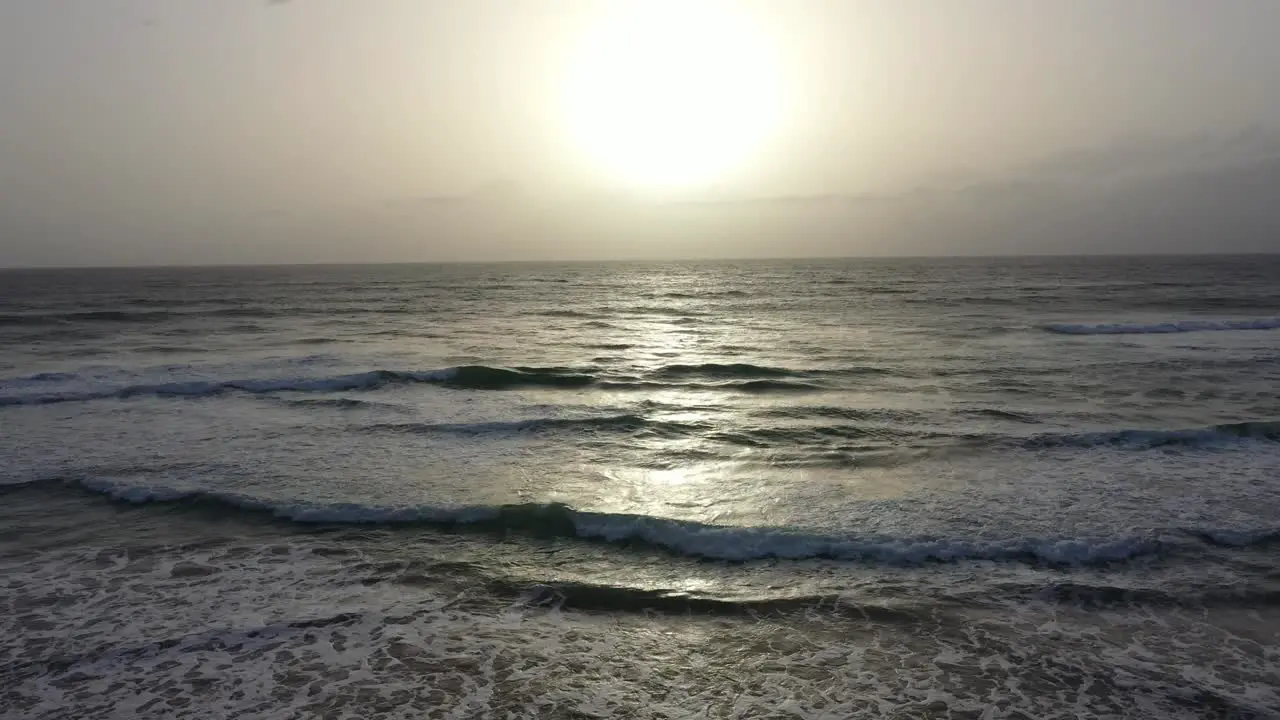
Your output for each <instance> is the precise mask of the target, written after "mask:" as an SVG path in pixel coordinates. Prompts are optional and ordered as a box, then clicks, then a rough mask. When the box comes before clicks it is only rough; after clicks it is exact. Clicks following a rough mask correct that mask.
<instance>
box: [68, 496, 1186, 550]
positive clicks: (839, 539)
mask: <svg viewBox="0 0 1280 720" xmlns="http://www.w3.org/2000/svg"><path fill="white" fill-rule="evenodd" d="M79 484H80V485H81V486H82V487H84V488H86V489H88V490H91V491H94V492H99V493H103V494H106V495H108V496H110V497H111V498H113V499H116V500H119V501H124V502H129V503H139V504H140V503H179V502H180V503H195V504H199V505H205V506H210V505H211V506H215V507H217V508H220V509H222V510H224V511H232V512H244V511H249V512H256V513H265V514H268V515H271V516H273V517H275V518H279V519H282V520H288V521H292V522H296V523H302V524H312V525H315V524H325V525H329V524H360V525H429V526H439V527H449V528H458V529H471V530H475V531H478V532H496V533H515V534H519V535H525V536H532V537H551V538H576V539H581V540H589V541H598V542H605V543H612V544H620V545H640V546H644V547H650V548H656V549H660V550H664V551H666V552H670V553H672V554H675V555H681V556H686V557H692V558H699V559H706V560H720V561H728V562H746V561H750V560H759V559H770V558H772V559H780V560H803V559H812V558H822V559H832V560H855V561H866V562H879V563H888V564H906V565H917V564H923V563H930V562H955V561H960V560H1004V561H1022V562H1030V563H1037V564H1050V565H1089V564H1099V563H1110V562H1120V561H1125V560H1129V559H1132V558H1136V557H1141V556H1145V555H1153V554H1157V553H1160V552H1162V551H1163V550H1164V549H1165V548H1166V546H1167V545H1168V544H1169V541H1170V539H1171V538H1166V537H1163V536H1162V535H1161V534H1159V533H1155V532H1148V533H1141V534H1134V535H1132V536H1127V537H1113V538H1106V537H1099V538H1071V537H1061V538H1006V539H1000V538H991V539H986V538H982V539H979V538H975V539H963V538H935V537H920V538H909V537H892V536H871V535H868V536H865V537H857V536H837V535H820V534H811V533H807V532H804V531H801V530H793V529H789V528H779V527H735V526H726V525H711V524H705V523H700V522H695V521H689V520H674V519H669V518H660V517H653V516H649V515H628V514H617V513H602V512H588V511H581V510H575V509H573V508H571V507H569V506H567V505H563V504H558V503H550V504H533V503H528V504H513V505H497V506H493V505H484V506H471V507H439V506H401V507H381V506H371V505H361V504H354V503H342V504H313V503H305V502H292V501H269V500H264V499H260V498H254V497H250V496H246V495H238V494H233V493H217V492H209V491H201V490H183V489H176V488H167V487H139V486H132V485H127V484H123V483H120V482H117V481H114V480H110V479H89V480H82V481H81V482H80V483H79ZM1178 534H1180V535H1183V536H1185V535H1187V533H1186V532H1182V531H1179V533H1178Z"/></svg>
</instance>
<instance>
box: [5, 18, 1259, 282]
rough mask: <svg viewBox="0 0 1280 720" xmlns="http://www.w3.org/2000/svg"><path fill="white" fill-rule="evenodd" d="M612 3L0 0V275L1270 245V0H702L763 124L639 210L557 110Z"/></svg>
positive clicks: (642, 199)
mask: <svg viewBox="0 0 1280 720" xmlns="http://www.w3.org/2000/svg"><path fill="white" fill-rule="evenodd" d="M611 5H616V3H609V2H603V1H599V2H588V1H587V0H559V1H552V0H546V1H539V0H527V1H523V2H521V1H516V0H506V1H503V2H499V1H497V0H470V1H468V2H461V1H458V2H447V1H445V0H361V1H360V2H353V1H349V0H293V1H292V2H286V3H278V2H277V3H264V2H258V1H255V0H185V1H183V2H173V1H172V0H150V1H146V0H9V1H8V2H4V3H0V265H8V266H12V265H117V264H186V263H255V262H346V261H401V260H404V261H431V260H517V259H587V258H592V259H594V258H615V257H619V258H624V257H649V256H653V257H661V256H672V255H678V256H695V257H702V256H708V257H710V256H730V257H745V256H786V255H866V254H871V255H884V254H890V255H903V254H987V253H1008V252H1020V253H1074V252H1207V251H1217V252H1276V251H1280V202H1277V200H1278V199H1280V134H1278V133H1277V132H1276V130H1275V128H1276V127H1280V90H1277V88H1278V87H1280V86H1278V85H1277V80H1276V78H1277V77H1280V43H1276V42H1275V41H1274V35H1275V32H1276V29H1277V28H1280V3H1277V2H1274V1H1273V0H1234V1H1230V0H1229V1H1227V2H1222V3H1212V2H1205V1H1204V0H1164V1H1156V0H1145V1H1137V0H1134V1H1132V2H1124V3H1120V2H1115V1H1114V0H1076V1H1074V2H1038V1H1033V0H1022V1H1020V2H1019V1H1015V0H967V1H961V0H956V1H955V2H939V1H937V0H896V1H894V2H889V1H888V0H884V1H880V2H871V1H853V0H850V1H847V2H839V1H836V0H790V1H788V2H771V1H768V0H758V1H751V0H744V1H743V2H738V3H727V5H729V6H730V7H732V8H734V11H735V12H739V13H741V14H742V16H743V17H744V18H746V19H747V20H749V22H750V23H751V26H752V27H753V28H756V29H757V30H758V32H759V34H760V36H761V37H763V38H764V39H765V41H766V42H767V43H768V44H769V47H770V48H771V49H772V50H771V51H772V53H773V55H772V56H771V58H772V60H771V61H772V62H773V63H774V65H775V66H776V69H777V73H778V78H779V82H781V83H782V84H783V85H784V86H785V90H786V92H785V93H784V95H785V98H786V100H785V107H782V108H781V110H780V113H779V116H780V120H779V122H778V124H777V127H776V129H775V130H774V131H773V132H772V134H771V135H770V136H769V137H768V138H767V139H766V140H765V141H762V142H761V143H759V144H758V145H757V146H755V147H753V148H751V152H750V153H749V157H744V158H743V159H742V162H740V163H738V164H737V165H735V166H734V167H733V168H732V169H731V170H729V171H726V172H724V173H723V174H721V175H720V176H717V177H715V178H714V180H712V181H708V182H706V183H702V184H699V185H696V186H692V187H682V188H680V189H679V190H678V191H676V190H672V191H671V192H665V193H659V194H657V195H654V194H653V193H650V194H647V195H646V194H641V195H639V196H637V194H636V193H635V192H634V188H631V187H630V186H628V185H627V183H626V182H624V181H623V180H622V179H620V178H619V177H614V176H610V175H609V174H608V173H607V172H602V171H601V170H600V169H599V168H598V167H595V166H593V165H592V164H591V163H589V162H586V161H585V160H584V158H583V157H582V153H581V152H580V151H579V149H577V148H576V147H575V138H574V137H572V136H571V133H570V132H569V131H567V130H566V128H567V127H569V126H570V125H572V123H571V122H569V121H568V120H569V119H568V118H566V113H567V112H568V111H567V110H566V108H565V106H564V103H563V102H562V100H561V97H562V94H563V93H562V92H561V85H562V84H563V82H564V78H565V77H566V76H567V75H568V74H570V73H571V70H572V68H571V67H570V66H571V65H572V63H573V57H572V53H571V52H570V50H571V49H572V48H574V47H577V46H578V45H581V43H582V39H583V38H584V37H588V36H590V34H591V33H592V32H595V31H596V30H595V28H597V27H598V26H599V25H600V22H601V18H602V17H604V16H605V15H606V14H607V13H608V12H609V10H610V6H611ZM709 46H712V47H713V46H714V42H710V43H709Z"/></svg>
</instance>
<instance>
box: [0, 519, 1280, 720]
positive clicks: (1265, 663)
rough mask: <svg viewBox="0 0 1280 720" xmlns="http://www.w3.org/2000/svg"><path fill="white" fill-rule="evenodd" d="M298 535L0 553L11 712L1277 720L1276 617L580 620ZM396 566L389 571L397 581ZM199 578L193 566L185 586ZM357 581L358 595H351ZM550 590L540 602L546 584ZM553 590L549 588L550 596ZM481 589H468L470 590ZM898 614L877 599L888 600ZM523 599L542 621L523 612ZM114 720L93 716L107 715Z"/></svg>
mask: <svg viewBox="0 0 1280 720" xmlns="http://www.w3.org/2000/svg"><path fill="white" fill-rule="evenodd" d="M323 542H324V541H323V540H317V539H312V538H296V539H293V540H290V541H287V542H284V541H282V542H279V543H276V544H261V545H236V544H232V545H228V546H225V547H215V548H213V549H208V550H200V551H196V552H190V551H189V550H184V549H182V548H180V547H151V548H148V550H149V552H145V553H134V552H131V551H130V550H128V549H126V548H124V547H102V548H96V547H95V548H63V549H55V550H52V551H50V552H45V553H41V554H40V555H39V557H38V558H37V559H31V560H29V561H26V562H23V561H21V560H15V558H13V557H12V556H5V557H3V558H0V572H3V573H4V576H5V577H6V578H8V579H9V580H10V581H11V585H10V588H11V591H10V592H8V593H6V594H5V595H4V596H0V610H4V611H7V612H5V613H4V614H0V628H2V629H4V630H5V631H6V632H3V633H0V657H3V658H6V662H8V663H9V665H8V670H9V673H8V674H7V676H6V688H5V691H6V695H5V699H6V704H7V707H6V710H7V711H9V712H11V713H12V714H13V716H15V717H18V716H20V717H29V718H33V719H35V718H41V719H48V720H52V719H53V718H63V717H92V716H97V715H101V714H102V713H103V712H107V713H108V714H110V715H112V716H121V717H125V716H127V717H167V718H262V719H264V720H265V719H266V718H284V717H310V716H317V715H334V716H338V715H341V716H348V715H350V716H359V717H365V718H371V719H375V720H392V719H398V718H406V719H407V718H420V717H428V716H430V717H435V716H440V717H458V718H463V717H467V718H470V717H504V718H513V719H523V718H539V717H552V716H570V715H572V716H579V717H616V716H620V715H625V716H627V717H634V718H637V719H638V720H656V719H657V718H674V717H701V716H707V717H774V716H776V715H778V713H779V712H783V713H786V714H787V715H788V716H794V717H804V718H851V717H886V716H894V717H897V716H935V715H938V716H940V715H947V714H963V715H966V716H968V715H973V716H975V717H976V716H979V715H983V714H986V715H991V716H1005V715H1014V716H1026V717H1036V718H1045V719H1046V720H1066V719H1067V718H1077V717H1081V716H1112V715H1123V716H1135V717H1136V716H1144V717H1162V718H1174V719H1181V718H1187V719H1188V720H1190V719H1191V718H1195V717H1198V716H1200V715H1201V714H1202V713H1203V712H1204V711H1205V709H1206V708H1205V706H1204V704H1203V703H1197V702H1196V696H1197V693H1206V694H1208V695H1210V696H1211V697H1212V698H1213V699H1214V700H1215V701H1216V702H1218V703H1220V704H1221V705H1222V707H1221V708H1219V707H1217V706H1213V707H1212V708H1211V709H1215V710H1218V709H1220V710H1221V712H1224V713H1227V714H1238V715H1240V716H1249V717H1270V715H1271V712H1270V710H1269V709H1270V708H1275V707H1280V690H1278V689H1277V685H1276V683H1275V682H1274V672H1275V668H1274V662H1273V660H1274V658H1273V657H1271V655H1272V654H1271V653H1268V652H1266V651H1265V650H1266V646H1265V645H1260V644H1259V642H1258V640H1256V639H1255V638H1265V637H1267V636H1269V635H1270V634H1271V633H1272V629H1271V628H1272V627H1273V626H1271V625H1270V623H1271V622H1273V621H1274V613H1271V614H1266V615H1265V616H1263V617H1257V618H1256V619H1250V618H1249V617H1248V616H1246V615H1244V614H1240V615H1236V616H1233V617H1232V618H1230V622H1229V623H1224V624H1221V625H1219V624H1215V622H1218V614H1217V613H1214V614H1212V615H1210V614H1205V613H1201V612H1197V611H1194V610H1188V611H1184V610H1181V609H1176V608H1174V609H1169V610H1164V611H1161V612H1159V613H1155V612H1145V611H1130V610H1111V609H1103V610H1097V611H1090V612H1072V611H1071V609H1070V608H1068V607H1064V606H1062V605H1061V604H1059V603H1052V602H1039V601H1019V602H1010V603H1003V604H999V605H993V606H990V607H986V608H981V609H975V610H973V611H972V612H970V611H969V610H968V609H965V608H952V609H951V611H948V612H943V613H938V614H937V615H935V616H930V615H928V614H927V613H922V614H920V615H919V617H918V618H917V619H916V620H909V619H907V617H906V616H905V615H898V616H895V619H894V620H891V621H887V622H885V621H880V620H877V619H876V618H875V616H874V615H867V616H862V615H859V614H858V613H857V610H858V608H859V607H860V606H862V607H865V606H866V604H867V603H866V601H865V600H864V601H863V602H862V603H859V601H858V599H857V598H856V597H852V596H851V597H848V598H841V599H840V600H839V601H838V602H836V603H827V605H826V606H823V607H814V608H812V609H810V610H806V611H804V612H802V613H800V614H799V615H797V616H789V617H757V618H742V619H735V618H706V617H699V616H696V615H693V616H686V615H678V616H662V615H660V614H657V613H646V614H641V613H621V614H609V615H603V614H589V613H579V612H575V611H572V610H563V609H557V608H556V607H555V606H554V605H553V606H552V607H551V608H550V609H548V608H545V607H542V606H541V605H540V604H539V599H540V598H541V597H542V596H543V595H545V592H533V593H530V598H529V600H530V602H528V603H524V602H518V603H515V604H509V603H504V602H493V601H490V600H486V599H484V598H483V597H480V598H475V597H470V596H468V595H467V594H458V591H457V590H456V589H447V588H446V587H445V586H439V587H437V586H434V585H428V586H423V585H422V584H421V583H420V582H419V583H415V584H413V585H412V586H405V585H399V584H397V583H396V582H395V581H394V577H395V575H396V572H397V571H396V569H395V568H396V567H405V565H406V563H405V561H404V559H403V558H400V557H397V556H396V555H395V554H394V553H393V552H390V551H388V550H387V549H383V550H381V551H378V550H373V549H372V548H369V547H366V548H364V549H363V550H362V549H360V547H359V545H358V544H357V545H356V547H355V548H353V549H352V550H351V552H352V553H354V555H344V556H336V557H333V556H328V555H326V554H323V553H317V552H313V550H315V549H318V544H320V543H323ZM388 567H390V569H388ZM193 568H194V569H196V570H199V572H189V571H188V570H190V569H193ZM366 581H367V582H366ZM543 589H544V588H539V590H543ZM552 590H554V588H552ZM481 592H482V591H481ZM889 602H891V601H889ZM530 605H535V607H530ZM104 709H105V710H104Z"/></svg>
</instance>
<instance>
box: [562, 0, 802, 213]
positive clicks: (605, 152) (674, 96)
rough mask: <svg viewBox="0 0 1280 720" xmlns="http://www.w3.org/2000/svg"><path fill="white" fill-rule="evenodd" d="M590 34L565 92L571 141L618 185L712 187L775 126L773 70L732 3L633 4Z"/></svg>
mask: <svg viewBox="0 0 1280 720" xmlns="http://www.w3.org/2000/svg"><path fill="white" fill-rule="evenodd" d="M614 7H615V8H616V9H617V10H618V12H617V13H616V14H615V15H614V16H612V17H611V18H610V19H609V21H607V22H606V23H604V24H603V26H601V27H597V28H596V29H595V31H594V32H593V33H592V34H591V36H590V38H589V39H588V41H587V42H586V43H585V45H584V47H583V48H582V52H581V54H580V55H578V56H577V57H576V59H575V60H576V61H575V64H574V66H573V68H572V71H571V77H570V78H569V85H568V108H567V110H568V121H569V124H570V131H571V132H572V135H573V139H574V141H575V142H576V143H578V144H579V145H580V146H581V147H582V149H583V150H584V151H585V152H586V153H587V154H588V155H589V156H590V159H591V160H592V161H593V162H595V163H596V164H598V165H600V166H602V169H603V170H604V171H605V172H607V173H609V174H610V175H611V176H613V177H615V178H617V179H618V180H620V181H623V182H627V183H631V184H633V185H636V186H640V187H644V188H650V189H671V188H679V187H688V186H692V185H696V184H699V183H704V182H708V181H712V180H715V179H716V178H718V177H721V176H723V175H724V174H725V173H727V172H728V171H730V170H731V169H733V167H734V166H736V165H739V164H741V163H743V162H745V161H747V160H748V159H749V158H750V157H751V155H752V154H753V153H756V152H758V151H759V150H760V148H761V145H762V143H763V141H764V140H765V139H766V138H767V136H768V135H769V134H770V133H771V132H772V131H773V129H774V126H775V124H776V122H777V120H778V114H779V112H778V110H779V107H780V105H781V100H780V98H779V93H778V87H779V83H778V68H777V63H776V62H775V61H774V58H773V57H772V56H771V54H770V52H769V48H768V46H767V44H766V43H765V42H764V41H763V39H762V38H761V37H760V35H759V33H756V32H753V31H752V29H751V28H749V27H748V25H747V23H746V22H744V19H743V18H742V17H741V16H740V14H739V13H738V12H735V10H734V8H733V6H732V5H730V4H728V3H725V4H723V5H722V4H718V3H715V2H713V1H711V0H684V1H683V2H680V1H679V0H632V2H629V3H625V4H624V3H619V4H618V5H615V6H614Z"/></svg>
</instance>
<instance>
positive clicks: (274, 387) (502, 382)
mask: <svg viewBox="0 0 1280 720" xmlns="http://www.w3.org/2000/svg"><path fill="white" fill-rule="evenodd" d="M812 374H817V371H814V372H812V373H810V372H806V371H793V370H784V369H779V368H767V367H758V366H754V365H717V364H708V365H702V366H692V365H673V366H668V367H666V368H660V369H658V370H656V371H653V372H652V373H651V374H650V375H648V376H647V377H652V378H658V379H659V380H650V379H647V377H638V378H623V377H619V378H617V379H614V380H606V379H602V378H600V377H598V376H597V375H596V374H593V370H591V369H577V368H568V367H512V368H504V367H490V366H487V365H467V366H462V367H453V368H445V369H442V370H430V371H402V370H372V371H369V372H362V373H353V374H347V375H337V376H331V377H321V378H277V379H247V380H224V381H192V382H172V383H158V384H151V385H132V386H127V387H117V388H111V389H103V390H88V391H66V392H52V393H26V394H16V395H0V406H5V405H27V404H35V405H43V404H51V403H59V402H84V401H89V400H100V399H105V398H129V397H136V396H139V395H155V396H207V395H216V394H220V393H224V392H232V391H240V392H246V393H254V394H261V393H274V392H342V391H350V390H371V389H375V388H379V387H383V386H385V385H390V384H395V383H432V384H437V385H442V386H446V387H452V388H458V389H465V390H504V389H509V388H517V387H547V388H577V387H584V386H587V385H599V386H601V387H608V388H614V389H642V388H646V387H658V386H661V385H664V384H665V385H669V386H672V387H699V388H704V389H722V390H738V391H744V392H767V391H770V390H784V391H785V390H792V391H794V390H814V389H818V386H816V385H814V384H811V383H801V382H788V381H783V380H771V379H767V378H777V377H787V376H792V377H808V376H810V375H812ZM672 377H676V378H701V379H704V380H712V381H715V380H720V381H723V382H715V383H693V382H690V383H683V384H672V383H669V382H667V383H663V382H661V381H660V380H661V378H672ZM73 378H74V376H67V375H59V376H57V377H56V379H61V380H69V379H73ZM748 378H766V379H748ZM54 379H55V376H53V375H51V374H43V375H34V376H29V377H24V378H15V379H10V380H6V381H0V387H4V386H6V385H8V386H13V385H29V384H32V383H41V382H48V381H51V380H54Z"/></svg>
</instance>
